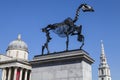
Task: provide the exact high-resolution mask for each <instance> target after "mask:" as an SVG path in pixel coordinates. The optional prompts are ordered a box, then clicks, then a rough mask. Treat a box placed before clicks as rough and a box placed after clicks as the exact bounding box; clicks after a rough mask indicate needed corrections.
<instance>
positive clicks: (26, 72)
mask: <svg viewBox="0 0 120 80" xmlns="http://www.w3.org/2000/svg"><path fill="white" fill-rule="evenodd" d="M27 74H28V71H27V70H25V80H27Z"/></svg>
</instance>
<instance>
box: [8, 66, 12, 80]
mask: <svg viewBox="0 0 120 80" xmlns="http://www.w3.org/2000/svg"><path fill="white" fill-rule="evenodd" d="M10 78H11V68H8V80H10Z"/></svg>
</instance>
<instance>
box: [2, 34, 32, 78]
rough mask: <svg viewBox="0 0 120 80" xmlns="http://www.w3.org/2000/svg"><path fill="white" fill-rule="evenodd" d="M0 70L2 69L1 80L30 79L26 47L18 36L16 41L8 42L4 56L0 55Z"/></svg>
mask: <svg viewBox="0 0 120 80" xmlns="http://www.w3.org/2000/svg"><path fill="white" fill-rule="evenodd" d="M0 69H2V80H30V79H31V65H30V63H29V61H28V47H27V44H26V43H25V42H24V41H23V40H22V39H21V35H20V34H19V35H18V38H17V39H16V40H13V41H12V42H10V44H9V45H8V47H7V50H6V55H0Z"/></svg>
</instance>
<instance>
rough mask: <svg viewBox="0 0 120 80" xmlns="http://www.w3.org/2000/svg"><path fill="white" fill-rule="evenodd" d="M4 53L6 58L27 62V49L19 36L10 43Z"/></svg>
mask: <svg viewBox="0 0 120 80" xmlns="http://www.w3.org/2000/svg"><path fill="white" fill-rule="evenodd" d="M6 51H7V56H10V57H13V58H19V59H23V60H28V47H27V44H26V43H25V42H24V41H22V40H21V35H20V34H19V35H18V38H17V39H16V40H14V41H12V42H10V44H9V45H8V48H7V50H6Z"/></svg>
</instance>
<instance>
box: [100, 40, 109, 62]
mask: <svg viewBox="0 0 120 80" xmlns="http://www.w3.org/2000/svg"><path fill="white" fill-rule="evenodd" d="M100 60H101V64H107V59H106V56H105V50H104V45H103V41H102V40H101V57H100Z"/></svg>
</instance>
